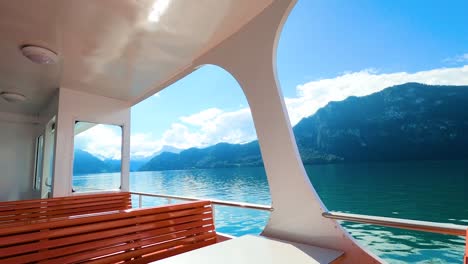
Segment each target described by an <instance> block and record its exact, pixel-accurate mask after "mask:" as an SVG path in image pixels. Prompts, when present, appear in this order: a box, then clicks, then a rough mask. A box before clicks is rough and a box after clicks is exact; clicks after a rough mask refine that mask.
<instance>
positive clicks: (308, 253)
mask: <svg viewBox="0 0 468 264" xmlns="http://www.w3.org/2000/svg"><path fill="white" fill-rule="evenodd" d="M342 254H343V252H340V251H336V250H330V249H324V248H319V247H313V246H309V245H303V244H297V243H290V242H285V241H277V240H272V239H268V238H265V237H260V236H252V235H246V236H242V237H239V238H234V239H231V240H227V241H224V242H221V243H217V244H214V245H211V246H208V247H203V248H200V249H196V250H193V251H190V252H186V253H183V254H180V255H177V256H173V257H169V258H166V259H163V260H160V261H156V262H153V263H155V264H186V263H190V264H195V263H200V264H201V263H203V264H240V263H242V264H254V263H255V264H260V263H265V264H266V263H268V264H284V263H294V264H316V263H330V262H332V261H333V260H335V259H337V258H339V257H340V256H341V255H342Z"/></svg>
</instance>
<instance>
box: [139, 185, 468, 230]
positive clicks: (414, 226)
mask: <svg viewBox="0 0 468 264" xmlns="http://www.w3.org/2000/svg"><path fill="white" fill-rule="evenodd" d="M130 193H131V194H132V195H137V196H138V207H140V208H141V207H142V206H143V196H148V197H155V198H161V199H166V200H167V203H169V204H170V203H172V200H182V201H200V200H209V201H210V202H211V203H212V204H214V205H223V206H230V207H238V208H246V209H254V210H261V211H269V212H271V211H273V208H272V207H271V206H269V205H261V204H253V203H243V202H231V201H223V200H217V199H201V198H196V197H188V196H178V195H167V194H155V193H144V192H130ZM322 216H323V217H325V218H330V219H335V220H343V221H348V222H355V223H361V224H372V225H379V226H387V227H394V228H400V229H408V230H416V231H423V232H430V233H438V234H444V235H455V236H466V232H467V229H468V226H464V225H456V224H447V223H438V222H429V221H419V220H409V219H401V218H392V217H381V216H370V215H360V214H349V213H340V212H324V213H322Z"/></svg>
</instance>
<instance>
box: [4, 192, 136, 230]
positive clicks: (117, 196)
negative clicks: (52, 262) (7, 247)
mask: <svg viewBox="0 0 468 264" xmlns="http://www.w3.org/2000/svg"><path fill="white" fill-rule="evenodd" d="M131 207H132V204H131V194H130V193H129V192H113V193H101V194H82V195H75V196H68V197H58V198H51V199H36V200H23V201H11V202H0V226H1V225H3V224H10V223H18V222H28V221H34V220H39V219H47V218H60V217H66V216H72V215H80V214H89V213H99V212H107V211H115V210H125V209H130V208H131Z"/></svg>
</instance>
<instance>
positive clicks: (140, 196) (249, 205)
mask: <svg viewBox="0 0 468 264" xmlns="http://www.w3.org/2000/svg"><path fill="white" fill-rule="evenodd" d="M130 193H131V194H133V195H138V207H140V208H141V207H142V206H143V196H148V197H156V198H162V199H166V200H167V203H169V204H170V203H172V200H181V201H201V200H205V201H210V202H211V203H212V204H214V205H223V206H230V207H240V208H245V209H254V210H261V211H269V212H271V211H273V208H272V207H271V206H269V205H262V204H253V203H243V202H231V201H223V200H216V199H208V198H207V199H202V198H195V197H187V196H178V195H166V194H155V193H144V192H130Z"/></svg>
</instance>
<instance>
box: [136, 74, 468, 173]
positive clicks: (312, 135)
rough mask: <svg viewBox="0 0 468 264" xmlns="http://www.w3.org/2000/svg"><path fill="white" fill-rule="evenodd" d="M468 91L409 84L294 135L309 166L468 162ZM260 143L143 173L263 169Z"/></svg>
mask: <svg viewBox="0 0 468 264" xmlns="http://www.w3.org/2000/svg"><path fill="white" fill-rule="evenodd" d="M466 105H468V86H439V85H424V84H419V83H406V84H402V85H397V86H393V87H389V88H386V89H384V90H383V91H380V92H377V93H374V94H371V95H368V96H364V97H349V98H347V99H345V100H343V101H340V102H330V103H329V104H327V105H326V106H325V107H323V108H321V109H319V110H318V111H317V112H316V113H315V114H314V115H312V116H310V117H307V118H304V119H302V120H301V121H300V122H299V123H298V124H297V125H296V126H295V127H294V128H293V131H294V135H295V137H296V142H297V145H298V148H299V152H300V154H301V157H302V160H303V162H304V163H305V164H317V163H336V162H366V161H399V160H426V159H466V158H468V137H466V136H464V133H466V131H468V111H465V107H466ZM260 165H262V159H261V156H260V150H259V145H258V142H257V141H253V142H250V143H247V144H242V145H240V144H227V143H220V144H217V145H214V146H211V147H207V148H203V149H199V148H192V149H188V150H185V151H182V152H180V153H179V154H175V153H161V154H160V155H158V156H156V157H154V158H152V159H151V160H150V161H149V162H148V163H147V164H145V165H143V166H142V167H141V169H140V170H174V169H191V168H218V167H241V166H260Z"/></svg>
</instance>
